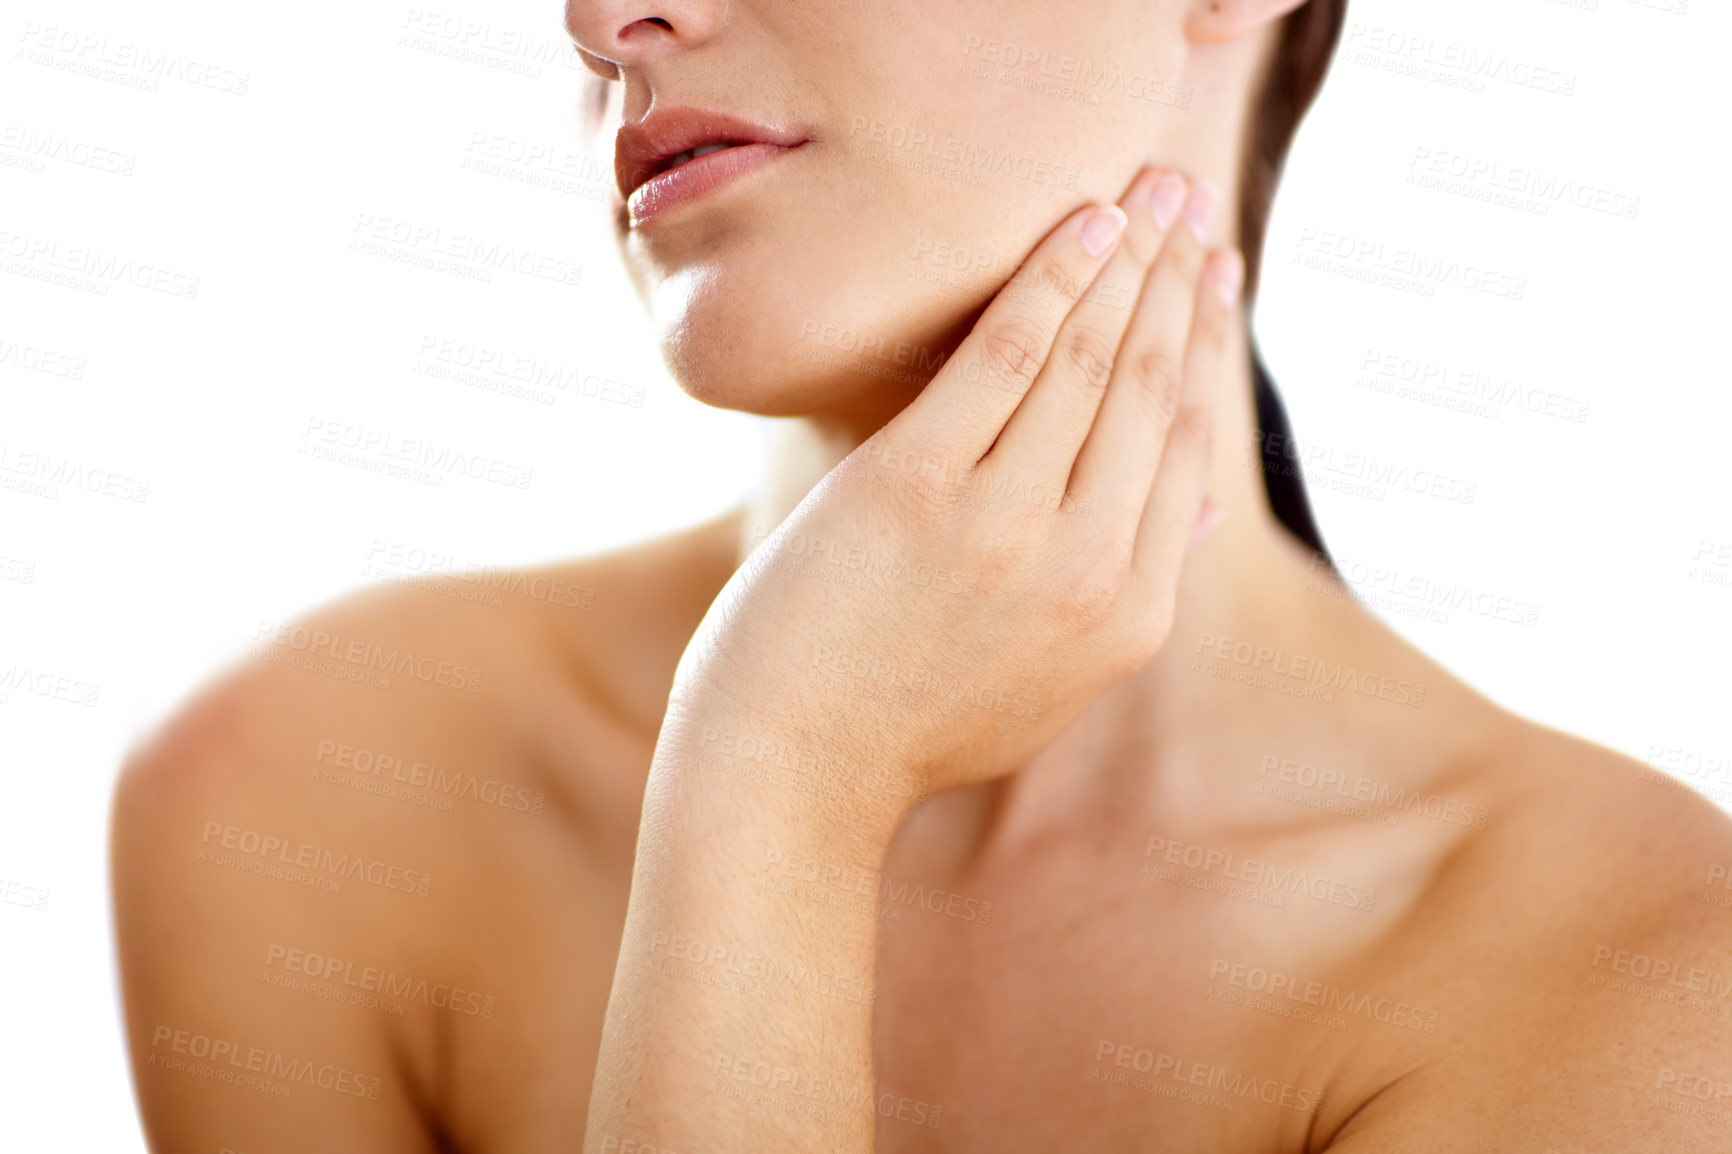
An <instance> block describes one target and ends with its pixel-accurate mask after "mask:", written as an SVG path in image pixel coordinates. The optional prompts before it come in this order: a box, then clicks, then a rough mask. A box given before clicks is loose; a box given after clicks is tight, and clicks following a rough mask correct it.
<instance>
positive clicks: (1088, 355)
mask: <svg viewBox="0 0 1732 1154" xmlns="http://www.w3.org/2000/svg"><path fill="white" fill-rule="evenodd" d="M1064 355H1065V360H1066V361H1067V362H1068V363H1069V364H1070V367H1071V368H1072V369H1074V370H1075V371H1076V373H1077V375H1078V376H1080V377H1081V378H1082V379H1083V380H1084V381H1085V382H1086V383H1087V384H1089V385H1091V386H1093V387H1094V388H1096V389H1104V388H1106V386H1107V381H1108V380H1109V379H1111V377H1112V371H1113V348H1112V343H1111V342H1110V341H1108V340H1107V338H1106V334H1104V333H1102V332H1101V331H1100V330H1099V329H1097V328H1093V327H1091V326H1089V325H1075V326H1073V327H1072V328H1071V329H1070V331H1069V332H1067V333H1066V334H1065V339H1064Z"/></svg>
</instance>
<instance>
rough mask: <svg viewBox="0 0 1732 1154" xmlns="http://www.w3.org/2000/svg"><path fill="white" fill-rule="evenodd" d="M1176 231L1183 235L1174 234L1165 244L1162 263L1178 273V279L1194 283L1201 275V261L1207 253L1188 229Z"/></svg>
mask: <svg viewBox="0 0 1732 1154" xmlns="http://www.w3.org/2000/svg"><path fill="white" fill-rule="evenodd" d="M1178 232H1180V233H1183V235H1182V236H1181V235H1177V234H1175V236H1174V238H1173V240H1172V242H1171V243H1169V244H1168V245H1167V251H1166V253H1165V255H1164V259H1163V261H1162V263H1163V264H1165V265H1166V267H1167V269H1168V270H1169V271H1171V272H1173V273H1176V274H1178V277H1179V279H1181V280H1183V281H1184V282H1185V283H1186V284H1187V285H1189V284H1194V283H1195V282H1196V280H1197V278H1198V277H1200V276H1202V275H1203V261H1204V258H1205V257H1206V256H1207V255H1208V254H1207V253H1205V252H1204V251H1203V246H1202V245H1201V244H1199V243H1197V240H1196V238H1195V237H1193V236H1191V235H1190V233H1189V231H1188V230H1184V229H1180V230H1178Z"/></svg>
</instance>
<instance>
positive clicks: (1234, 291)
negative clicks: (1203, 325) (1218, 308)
mask: <svg viewBox="0 0 1732 1154" xmlns="http://www.w3.org/2000/svg"><path fill="white" fill-rule="evenodd" d="M1244 287H1245V258H1244V257H1243V256H1241V255H1240V254H1239V250H1238V249H1232V250H1230V251H1228V252H1224V253H1222V254H1221V255H1220V256H1219V257H1218V258H1217V259H1216V261H1215V295H1216V296H1218V297H1220V298H1221V304H1222V305H1224V306H1226V307H1227V308H1232V307H1233V306H1234V305H1236V304H1238V303H1239V292H1240V290H1242V289H1243V288H1244Z"/></svg>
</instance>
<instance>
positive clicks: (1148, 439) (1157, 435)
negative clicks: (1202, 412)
mask: <svg viewBox="0 0 1732 1154" xmlns="http://www.w3.org/2000/svg"><path fill="white" fill-rule="evenodd" d="M1218 205H1219V197H1218V195H1217V194H1216V192H1215V190H1214V189H1213V188H1212V187H1211V186H1209V185H1207V184H1196V185H1194V186H1192V188H1191V190H1190V197H1189V199H1188V200H1187V201H1186V202H1185V224H1186V227H1181V228H1175V229H1174V230H1173V231H1172V233H1171V234H1170V235H1169V236H1168V238H1167V243H1166V244H1165V246H1163V247H1162V249H1161V254H1160V256H1159V258H1158V259H1156V261H1155V266H1154V268H1152V269H1150V270H1149V274H1148V279H1147V281H1146V282H1145V283H1144V286H1143V296H1142V300H1141V302H1140V303H1139V304H1138V306H1137V311H1136V315H1135V316H1133V317H1132V318H1131V320H1130V325H1129V328H1128V330H1127V331H1126V333H1125V336H1124V343H1123V344H1122V345H1121V346H1120V348H1119V354H1118V358H1117V359H1116V360H1115V361H1114V362H1113V371H1112V378H1111V380H1110V381H1109V382H1108V384H1107V391H1106V396H1105V398H1104V399H1103V400H1102V401H1101V408H1100V414H1099V416H1098V418H1097V419H1096V420H1095V422H1094V426H1093V428H1092V429H1090V431H1089V434H1088V439H1087V440H1086V441H1084V442H1083V447H1082V450H1081V452H1080V453H1078V454H1077V458H1076V466H1075V468H1074V469H1073V470H1072V471H1071V474H1070V484H1069V486H1068V489H1069V494H1070V496H1072V497H1074V498H1075V499H1076V501H1077V502H1078V503H1079V504H1082V505H1084V506H1085V507H1093V508H1100V509H1103V510H1105V511H1106V512H1107V513H1108V515H1109V516H1111V515H1116V516H1118V517H1119V518H1122V519H1124V520H1123V522H1121V523H1128V521H1130V520H1132V519H1135V518H1139V517H1141V515H1142V509H1143V506H1144V504H1145V503H1146V502H1147V501H1148V496H1149V487H1150V485H1151V484H1153V483H1154V479H1155V470H1156V468H1157V467H1158V466H1159V464H1160V460H1161V449H1162V446H1163V445H1164V444H1165V443H1166V440H1167V431H1168V429H1169V428H1170V427H1171V426H1172V423H1173V420H1174V418H1175V416H1176V415H1177V413H1178V410H1179V404H1180V398H1181V395H1182V393H1183V391H1184V367H1185V346H1186V345H1187V343H1188V342H1189V341H1190V334H1191V318H1192V313H1193V311H1194V309H1195V305H1196V299H1197V282H1198V278H1199V277H1200V276H1201V274H1202V271H1203V263H1204V258H1205V256H1206V253H1205V251H1204V248H1203V242H1202V240H1201V239H1200V237H1202V236H1204V235H1206V234H1207V232H1208V228H1209V225H1210V223H1211V221H1212V220H1213V217H1214V215H1215V212H1216V209H1217V208H1218Z"/></svg>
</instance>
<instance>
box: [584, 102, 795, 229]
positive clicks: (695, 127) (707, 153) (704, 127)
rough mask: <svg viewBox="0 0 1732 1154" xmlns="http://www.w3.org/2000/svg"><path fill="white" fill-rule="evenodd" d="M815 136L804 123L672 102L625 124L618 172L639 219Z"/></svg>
mask: <svg viewBox="0 0 1732 1154" xmlns="http://www.w3.org/2000/svg"><path fill="white" fill-rule="evenodd" d="M808 139H810V138H809V137H807V136H806V134H805V133H804V132H801V131H799V130H798V129H792V128H783V127H780V126H776V125H769V124H762V123H757V122H753V121H750V120H746V119H743V118H741V117H737V116H730V115H727V114H725V113H719V112H706V111H703V110H701V109H693V108H670V109H666V110H662V111H657V112H653V113H651V114H650V115H649V116H646V117H645V118H644V119H642V120H640V121H638V122H637V123H635V124H628V125H625V126H624V127H623V128H621V129H620V130H619V135H618V136H617V138H616V139H615V142H614V177H615V179H616V180H617V182H618V184H619V191H620V195H621V196H622V197H624V198H625V201H626V204H627V206H628V207H629V208H630V209H631V215H632V219H633V223H641V222H642V221H643V220H646V219H648V215H650V213H646V212H645V211H644V210H646V209H650V210H653V211H664V210H665V209H666V208H668V207H671V206H672V204H674V203H676V202H679V201H684V200H687V199H690V198H692V197H694V196H697V195H701V194H702V193H705V192H708V191H710V190H711V189H713V188H715V187H718V186H719V185H720V184H722V183H724V182H726V181H728V180H732V179H733V178H734V177H735V176H738V175H742V174H743V173H744V172H745V171H746V170H748V169H751V168H755V167H757V166H758V165H759V164H761V163H763V162H764V161H766V160H770V159H773V158H775V157H776V156H780V155H782V154H785V153H787V152H790V151H792V150H793V149H795V148H798V147H799V146H800V145H802V144H804V143H806V142H807V140H808Z"/></svg>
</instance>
